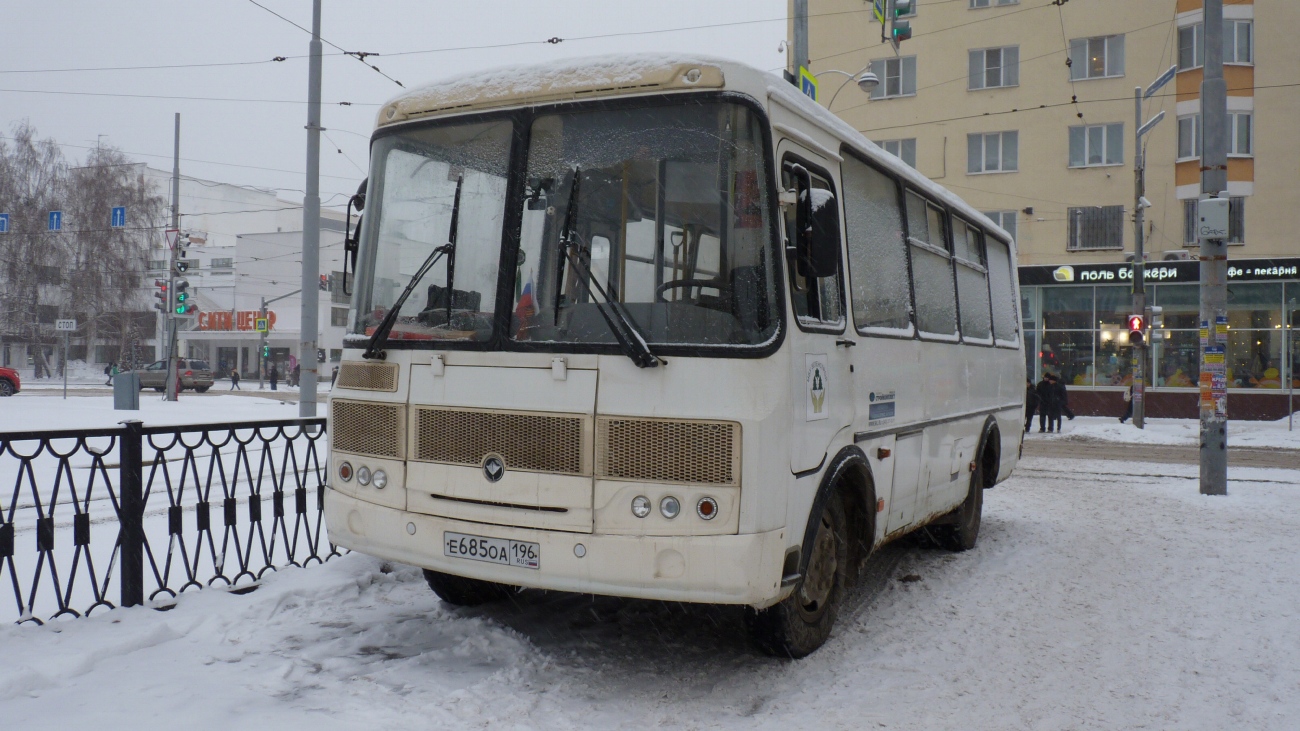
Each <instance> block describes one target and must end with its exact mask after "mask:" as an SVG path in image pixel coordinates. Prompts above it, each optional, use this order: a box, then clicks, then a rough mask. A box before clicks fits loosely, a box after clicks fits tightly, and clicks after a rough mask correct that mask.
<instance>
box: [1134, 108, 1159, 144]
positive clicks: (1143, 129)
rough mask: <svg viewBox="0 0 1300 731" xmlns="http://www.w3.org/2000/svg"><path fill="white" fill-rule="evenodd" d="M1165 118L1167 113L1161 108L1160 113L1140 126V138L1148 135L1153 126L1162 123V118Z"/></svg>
mask: <svg viewBox="0 0 1300 731" xmlns="http://www.w3.org/2000/svg"><path fill="white" fill-rule="evenodd" d="M1164 118H1165V113H1164V111H1163V110H1161V112H1160V113H1159V114H1157V115H1156V116H1154V117H1152V118H1151V119H1148V120H1147V123H1146V124H1144V125H1142V126H1141V127H1138V133H1137V136H1138V139H1142V137H1143V136H1144V135H1146V133H1147V132H1150V131H1151V128H1152V127H1154V126H1156V125H1157V124H1160V120H1162V119H1164Z"/></svg>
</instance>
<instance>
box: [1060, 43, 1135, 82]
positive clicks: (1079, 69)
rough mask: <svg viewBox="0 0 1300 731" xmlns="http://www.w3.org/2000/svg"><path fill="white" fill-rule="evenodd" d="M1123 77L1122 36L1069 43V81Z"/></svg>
mask: <svg viewBox="0 0 1300 731" xmlns="http://www.w3.org/2000/svg"><path fill="white" fill-rule="evenodd" d="M1123 75H1124V36H1122V35H1119V36H1101V37H1098V38H1075V39H1074V40H1072V41H1070V81H1079V80H1080V79H1104V78H1107V77H1114V76H1123Z"/></svg>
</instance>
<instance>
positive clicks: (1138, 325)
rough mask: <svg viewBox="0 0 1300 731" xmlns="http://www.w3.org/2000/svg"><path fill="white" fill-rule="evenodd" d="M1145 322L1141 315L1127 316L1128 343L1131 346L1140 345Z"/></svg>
mask: <svg viewBox="0 0 1300 731" xmlns="http://www.w3.org/2000/svg"><path fill="white" fill-rule="evenodd" d="M1144 330H1146V322H1145V321H1144V319H1143V317H1142V316H1141V315H1129V316H1128V341H1129V343H1130V344H1132V345H1141V344H1142V340H1143V331H1144Z"/></svg>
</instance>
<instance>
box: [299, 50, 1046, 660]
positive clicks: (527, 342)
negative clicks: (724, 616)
mask: <svg viewBox="0 0 1300 731" xmlns="http://www.w3.org/2000/svg"><path fill="white" fill-rule="evenodd" d="M354 201H355V202H356V203H357V204H358V205H359V206H361V207H364V214H363V216H362V222H361V224H360V225H359V226H358V229H359V235H358V239H359V242H357V248H356V249H353V251H354V252H355V253H353V254H352V256H353V257H354V262H353V265H354V266H355V277H354V280H355V286H354V288H353V290H354V291H353V292H352V310H351V315H350V318H349V332H350V334H349V335H348V336H347V339H346V341H345V350H344V356H343V363H342V364H341V367H340V370H339V374H338V381H337V384H336V386H335V388H334V390H333V393H332V394H331V399H330V407H329V413H330V420H331V421H330V427H329V430H330V438H331V454H330V465H331V469H330V471H331V476H330V481H329V486H328V490H327V491H326V497H325V514H326V520H327V524H328V529H329V535H330V539H331V540H332V541H333V542H334V543H336V544H338V545H341V546H346V547H348V548H351V549H354V550H357V551H361V552H364V553H367V554H371V555H374V556H379V557H382V558H385V559H390V560H394V561H398V562H402V563H407V564H412V565H415V566H420V567H423V568H424V569H425V570H426V571H425V576H426V577H427V579H428V582H429V584H430V585H431V587H432V588H433V590H434V591H436V592H437V594H438V596H440V597H441V598H442V599H443V600H445V601H448V602H451V603H453V604H461V605H472V604H477V603H481V602H486V601H490V600H493V599H498V598H502V597H505V596H507V595H508V594H509V593H510V592H512V591H515V590H517V588H518V587H531V588H541V589H551V590H561V591H570V592H582V593H591V594H602V595H613V596H623V597H640V598H646V599H659V600H673V601H684V602H704V603H714V604H734V605H744V606H747V607H749V610H748V611H747V612H746V616H747V618H748V620H747V624H748V627H749V629H750V632H751V634H752V636H753V638H754V640H755V641H756V642H757V644H758V645H759V646H760V647H762V648H763V649H765V650H767V651H769V652H771V653H773V654H778V655H782V656H794V657H799V656H803V655H806V654H808V653H810V652H812V651H813V650H815V649H816V648H817V647H819V646H820V645H821V644H822V643H823V642H824V641H825V640H826V638H827V636H828V635H829V633H830V630H831V626H832V624H833V623H834V620H835V616H836V609H837V606H838V605H839V604H840V602H841V600H842V598H843V596H844V594H845V591H846V588H847V587H849V586H851V584H852V582H853V580H854V579H855V577H856V575H857V572H858V569H859V567H860V566H861V565H862V563H863V562H864V561H865V560H866V558H867V556H868V554H869V553H870V552H871V550H872V549H873V548H874V547H876V546H880V545H882V544H883V543H885V542H887V541H890V540H892V539H894V538H897V537H899V536H902V535H904V534H906V533H908V532H909V531H913V530H916V529H918V528H922V527H926V528H927V530H928V531H930V533H931V535H932V536H933V537H934V538H935V539H936V540H937V541H939V542H940V543H942V544H944V545H946V546H948V547H950V548H951V549H953V550H959V551H960V550H966V549H969V548H972V547H973V546H974V545H975V541H976V538H977V537H978V534H979V527H980V510H981V505H982V497H981V495H982V491H983V489H984V488H987V487H992V486H993V485H995V484H996V483H997V482H999V481H1001V480H1003V479H1005V478H1006V477H1007V476H1008V475H1009V474H1010V473H1011V470H1012V468H1013V467H1014V466H1015V463H1016V459H1017V457H1018V454H1019V447H1020V439H1021V434H1022V427H1021V421H1022V419H1023V402H1024V393H1025V360H1024V357H1023V355H1022V346H1021V339H1020V335H1019V332H1018V325H1019V319H1018V317H1017V310H1016V302H1017V301H1018V300H1017V292H1016V278H1015V276H1014V272H1015V253H1014V248H1015V247H1014V244H1013V242H1012V240H1011V238H1010V237H1009V236H1008V235H1007V234H1006V232H1004V231H1002V230H1001V229H1000V228H998V227H997V226H996V225H995V224H994V223H993V222H991V221H990V220H988V219H987V218H986V217H984V216H983V215H981V214H980V213H979V212H978V211H976V210H974V209H972V208H971V207H970V206H968V205H966V204H965V203H963V202H962V201H961V200H960V199H958V198H957V197H955V196H953V195H952V194H951V193H949V192H947V191H946V190H944V189H943V188H941V187H939V186H937V185H935V184H934V183H932V182H930V181H929V180H927V179H926V178H925V177H923V176H921V175H920V174H918V173H917V172H916V171H914V170H913V169H911V168H910V167H907V166H906V165H904V164H902V163H901V162H900V161H899V160H898V159H897V158H894V157H892V156H890V155H888V154H886V153H884V152H883V151H882V150H881V149H880V148H879V147H877V146H876V145H874V144H872V143H871V142H869V141H868V140H867V139H865V138H864V137H862V136H861V135H860V134H858V133H857V132H855V131H854V130H853V129H852V128H850V127H848V126H847V125H845V124H844V123H842V122H841V121H839V120H838V119H836V118H835V117H833V116H832V115H830V114H829V113H827V112H826V111H825V110H823V109H822V108H821V107H819V106H818V105H817V104H815V103H814V102H812V101H811V100H809V99H807V98H805V97H804V96H802V95H800V94H799V93H798V91H797V90H796V89H794V88H793V87H792V86H791V85H789V84H788V83H786V82H785V81H783V80H781V79H778V78H777V77H774V76H772V75H770V74H766V73H762V72H760V71H757V70H755V69H752V68H749V67H746V66H743V65H739V64H736V63H731V62H725V61H719V60H711V59H689V58H681V57H665V56H645V57H631V58H619V59H610V58H598V59H583V60H577V61H571V62H565V63H556V64H551V65H548V66H545V67H537V68H524V69H509V70H502V71H496V72H489V73H484V74H481V75H478V76H470V77H465V78H460V79H458V80H456V81H453V82H449V83H445V84H438V85H433V86H429V87H427V88H423V89H419V90H416V91H412V92H410V93H407V94H404V95H402V96H400V97H398V98H396V99H394V100H392V101H390V102H389V103H387V104H385V105H384V106H383V107H382V108H381V109H380V112H379V115H378V124H377V127H376V130H375V133H374V137H373V141H372V144H371V167H370V175H369V178H368V184H363V192H360V193H358V195H357V197H356V198H354ZM352 245H353V243H352V242H350V243H349V247H351V246H352Z"/></svg>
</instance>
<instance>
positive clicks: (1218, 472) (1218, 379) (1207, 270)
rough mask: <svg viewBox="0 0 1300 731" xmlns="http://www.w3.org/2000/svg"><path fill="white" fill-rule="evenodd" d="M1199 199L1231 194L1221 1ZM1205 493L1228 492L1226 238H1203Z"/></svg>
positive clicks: (1205, 88)
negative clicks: (1229, 185)
mask: <svg viewBox="0 0 1300 731" xmlns="http://www.w3.org/2000/svg"><path fill="white" fill-rule="evenodd" d="M1201 119H1202V121H1203V127H1202V129H1203V130H1204V137H1205V141H1204V143H1203V145H1204V146H1203V148H1202V151H1201V200H1205V199H1207V198H1216V197H1225V196H1227V190H1228V133H1227V123H1228V85H1227V82H1225V81H1224V79H1223V0H1205V78H1204V81H1202V82H1201ZM1200 245H1201V251H1200V261H1201V308H1200V310H1201V311H1200V315H1201V316H1200V320H1201V322H1200V325H1201V330H1200V331H1201V378H1200V405H1201V409H1200V411H1201V454H1200V457H1201V460H1200V461H1201V494H1202V495H1227V494H1228V388H1227V358H1226V356H1227V344H1228V281H1227V280H1228V247H1227V237H1226V236H1225V237H1224V238H1205V239H1201V240H1200Z"/></svg>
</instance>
